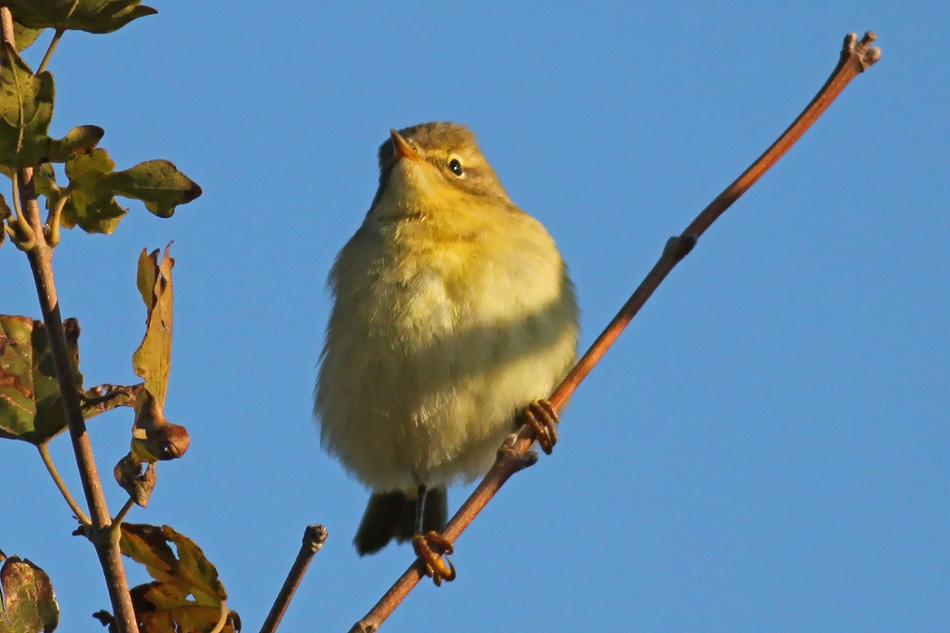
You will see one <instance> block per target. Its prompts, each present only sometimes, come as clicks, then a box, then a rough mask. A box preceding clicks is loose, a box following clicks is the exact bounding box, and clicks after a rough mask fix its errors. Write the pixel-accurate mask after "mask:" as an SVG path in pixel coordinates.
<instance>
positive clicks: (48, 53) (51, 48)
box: [36, 29, 66, 75]
mask: <svg viewBox="0 0 950 633" xmlns="http://www.w3.org/2000/svg"><path fill="white" fill-rule="evenodd" d="M65 32H66V31H64V30H63V29H56V32H55V33H54V34H53V39H52V40H50V43H49V47H47V49H46V54H45V55H43V61H41V62H40V67H39V68H37V69H36V74H37V75H39V74H40V73H41V72H43V71H44V70H46V66H47V64H49V60H50V58H51V57H52V56H53V51H55V50H56V45H57V44H59V40H60V39H62V37H63V33H65Z"/></svg>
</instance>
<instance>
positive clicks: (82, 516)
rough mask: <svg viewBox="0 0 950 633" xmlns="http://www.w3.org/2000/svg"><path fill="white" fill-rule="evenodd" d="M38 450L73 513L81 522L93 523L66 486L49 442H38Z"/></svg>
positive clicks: (84, 523)
mask: <svg viewBox="0 0 950 633" xmlns="http://www.w3.org/2000/svg"><path fill="white" fill-rule="evenodd" d="M36 450H38V451H39V452H40V457H41V458H42V459H43V464H45V465H46V470H47V471H48V472H49V475H50V477H52V478H53V483H55V484H56V487H57V488H59V492H60V493H61V494H62V495H63V498H64V499H66V503H68V504H69V508H70V509H71V510H72V511H73V514H74V515H76V518H77V519H79V522H80V523H82V524H83V525H91V524H92V521H90V520H89V517H88V516H87V515H86V513H85V512H83V509H82V508H80V507H79V504H78V503H76V500H75V499H74V498H73V495H72V493H70V492H69V488H68V487H67V486H66V482H65V481H63V478H62V477H61V476H60V474H59V471H58V470H57V469H56V464H54V463H53V457H52V455H50V453H49V442H43V443H42V444H38V445H37V446H36Z"/></svg>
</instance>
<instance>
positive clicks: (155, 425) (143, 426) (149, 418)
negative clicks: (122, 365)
mask: <svg viewBox="0 0 950 633" xmlns="http://www.w3.org/2000/svg"><path fill="white" fill-rule="evenodd" d="M190 442H191V438H190V437H189V436H188V431H187V429H185V427H183V426H179V425H178V424H172V423H171V422H169V421H168V419H166V418H165V414H164V413H163V412H162V409H161V407H160V406H159V405H158V401H157V400H156V399H155V398H153V397H152V394H151V393H149V391H148V389H142V391H140V392H139V397H138V402H137V403H136V406H135V424H133V426H132V452H131V453H130V454H131V456H132V458H133V459H135V460H136V461H138V462H148V463H155V462H157V461H159V460H168V459H178V458H179V457H181V456H182V455H184V454H185V451H187V450H188V444H189V443H190Z"/></svg>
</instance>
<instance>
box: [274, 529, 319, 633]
mask: <svg viewBox="0 0 950 633" xmlns="http://www.w3.org/2000/svg"><path fill="white" fill-rule="evenodd" d="M326 540H327V529H326V528H325V527H323V526H322V525H308V526H307V528H306V529H305V530H304V531H303V542H302V543H301V544H300V551H299V552H297V559H296V560H295V561H294V564H293V566H292V567H291V568H290V571H289V572H288V573H287V579H286V580H285V581H284V586H283V587H281V588H280V593H278V594H277V599H276V600H274V606H272V607H271V608H270V613H268V614H267V619H266V620H264V625H263V626H262V627H261V633H274V632H275V631H276V630H277V626H278V625H279V624H280V621H281V619H283V617H284V613H285V612H286V611H287V606H288V605H289V604H290V601H291V600H292V599H293V597H294V593H296V591H297V587H298V586H300V581H301V580H303V575H304V574H305V573H307V567H309V566H310V561H311V560H313V557H314V556H315V555H316V553H317V552H319V551H320V548H321V547H323V544H324V542H326Z"/></svg>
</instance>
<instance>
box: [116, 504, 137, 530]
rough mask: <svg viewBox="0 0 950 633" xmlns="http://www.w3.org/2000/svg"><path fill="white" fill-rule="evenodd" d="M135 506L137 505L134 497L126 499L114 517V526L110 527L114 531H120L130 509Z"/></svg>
mask: <svg viewBox="0 0 950 633" xmlns="http://www.w3.org/2000/svg"><path fill="white" fill-rule="evenodd" d="M133 507H135V500H134V499H132V498H131V497H130V498H128V499H126V500H125V503H124V504H123V505H122V507H121V508H120V509H119V512H118V514H116V515H115V518H114V519H112V526H111V527H110V529H111V530H112V531H113V532H118V531H119V530H121V529H122V522H123V521H125V516H126V515H127V514H128V513H129V510H131V509H132V508H133Z"/></svg>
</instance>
